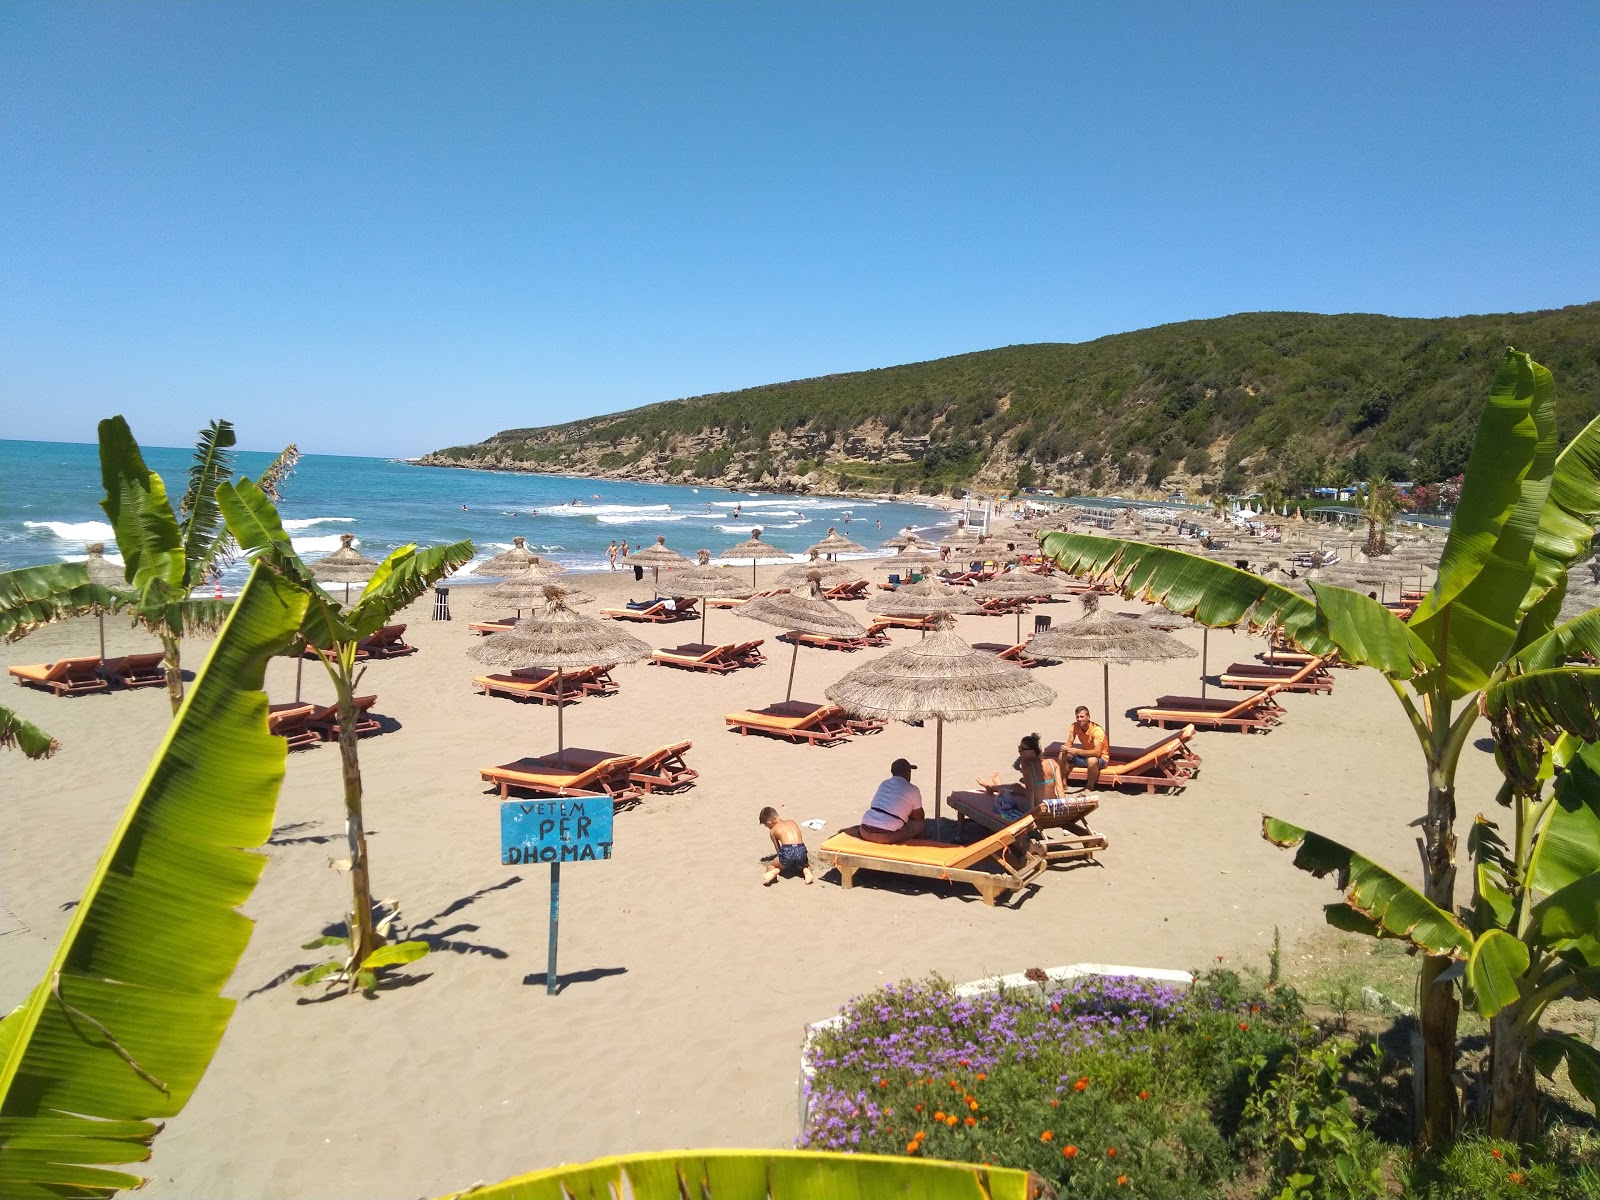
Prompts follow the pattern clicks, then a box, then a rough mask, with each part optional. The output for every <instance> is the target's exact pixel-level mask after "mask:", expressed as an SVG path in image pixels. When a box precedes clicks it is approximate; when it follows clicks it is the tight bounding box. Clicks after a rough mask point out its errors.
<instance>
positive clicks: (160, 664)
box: [100, 650, 167, 688]
mask: <svg viewBox="0 0 1600 1200" xmlns="http://www.w3.org/2000/svg"><path fill="white" fill-rule="evenodd" d="M166 659H167V656H166V655H165V654H164V653H162V652H161V651H160V650H156V651H153V652H151V653H149V654H124V655H123V656H122V657H121V658H108V659H106V660H105V662H103V663H101V664H100V675H101V677H102V678H104V679H106V680H107V681H109V682H111V683H115V684H117V685H119V686H121V687H125V688H142V687H161V686H163V685H164V684H165V683H166V682H167V667H166Z"/></svg>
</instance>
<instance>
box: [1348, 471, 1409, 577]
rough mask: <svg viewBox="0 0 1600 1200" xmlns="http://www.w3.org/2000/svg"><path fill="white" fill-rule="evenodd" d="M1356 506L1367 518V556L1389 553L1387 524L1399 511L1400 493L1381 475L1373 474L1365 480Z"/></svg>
mask: <svg viewBox="0 0 1600 1200" xmlns="http://www.w3.org/2000/svg"><path fill="white" fill-rule="evenodd" d="M1357 507H1358V508H1360V510H1361V515H1362V516H1363V517H1365V518H1366V519H1367V546H1366V550H1367V557H1368V558H1377V557H1378V556H1379V555H1383V554H1387V553H1389V526H1390V525H1391V523H1393V521H1394V518H1395V514H1396V513H1398V512H1399V511H1400V493H1399V492H1398V491H1396V490H1395V486H1394V484H1393V483H1391V482H1390V481H1389V480H1387V479H1384V478H1382V477H1381V476H1376V475H1375V476H1373V477H1372V478H1371V479H1369V480H1367V482H1366V488H1365V492H1364V494H1363V495H1362V496H1361V498H1360V499H1359V500H1358V501H1357Z"/></svg>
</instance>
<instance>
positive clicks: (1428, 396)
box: [424, 302, 1600, 494]
mask: <svg viewBox="0 0 1600 1200" xmlns="http://www.w3.org/2000/svg"><path fill="white" fill-rule="evenodd" d="M1507 346H1515V347H1517V348H1518V349H1520V350H1526V351H1528V352H1530V353H1531V354H1532V355H1533V356H1534V358H1535V359H1536V360H1538V361H1539V362H1542V363H1544V364H1545V365H1546V366H1548V367H1550V369H1551V370H1552V371H1554V372H1555V376H1556V384H1557V390H1558V394H1559V397H1560V423H1561V433H1562V437H1563V439H1566V438H1568V437H1571V435H1572V434H1573V433H1574V432H1575V431H1576V430H1577V429H1578V428H1580V427H1581V426H1582V425H1583V424H1584V423H1585V422H1586V421H1588V420H1589V419H1590V418H1592V417H1593V416H1594V415H1595V414H1596V412H1597V411H1600V302H1597V303H1591V304H1585V305H1579V306H1575V307H1571V308H1564V309H1556V310H1549V311H1544V312H1534V313H1511V314H1501V315H1493V316H1470V317H1451V318H1440V319H1413V318H1399V317H1384V316H1369V315H1361V314H1351V315H1343V316H1319V315H1317V314H1313V313H1243V314H1240V315H1237V316H1231V317H1222V318H1218V319H1215V320H1207V321H1186V322H1182V323H1180V324H1175V325H1163V326H1159V327H1157V328H1154V329H1144V330H1139V331H1137V332H1134V333H1124V334H1117V335H1115V336H1112V337H1105V338H1100V339H1098V340H1096V341H1092V342H1083V343H1079V344H1071V345H1069V344H1056V343H1046V344H1041V345H1030V346H1008V347H1005V348H1004V349H999V350H984V351H980V352H978V353H974V354H961V355H957V356H955V357H952V358H943V359H936V360H934V361H931V362H923V363H912V364H909V365H906V366H900V367H887V368H884V369H881V370H874V371H858V372H853V373H851V374H845V375H829V376H823V377H820V378H816V379H802V380H796V381H794V382H790V383H777V384H768V385H766V386H763V387H755V388H747V389H745V390H743V391H738V392H721V393H717V394H714V395H708V396H695V397H691V398H689V399H683V400H672V401H668V402H666V403H662V404H652V405H649V406H647V407H644V408H639V409H634V410H632V411H629V412H624V413H617V414H614V415H610V416H604V417H596V418H591V419H588V420H583V421H574V422H571V423H569V424H565V425H554V426H548V427H544V428H536V429H509V430H506V431H504V432H502V433H498V434H495V435H494V436H493V437H491V438H489V439H488V440H487V441H485V442H482V443H478V444H476V445H468V446H455V447H451V448H449V449H446V450H441V451H439V452H437V453H436V454H434V455H430V456H428V458H427V459H425V460H424V461H427V462H431V463H435V464H437V465H469V464H470V465H474V466H498V467H504V468H509V469H524V470H560V471H567V472H571V471H582V472H584V473H589V474H601V475H614V476H619V477H627V478H646V479H659V480H667V479H692V480H695V481H708V482H724V483H758V482H763V481H764V482H765V483H766V485H767V486H775V487H783V486H787V487H807V486H809V487H816V488H830V489H832V488H844V489H852V490H853V489H859V490H864V491H907V492H923V493H933V492H937V491H943V490H946V489H947V488H949V487H950V486H951V485H952V484H965V483H977V484H980V485H985V486H993V487H1014V486H1017V485H1018V484H1019V483H1020V484H1023V485H1026V484H1030V483H1038V484H1039V485H1041V486H1055V487H1057V488H1076V489H1090V490H1102V491H1117V492H1121V493H1123V494H1135V493H1137V492H1139V491H1147V492H1149V491H1160V490H1164V489H1166V488H1170V487H1186V488H1188V489H1190V490H1191V491H1195V492H1204V491H1213V490H1223V491H1237V490H1241V489H1243V488H1244V487H1246V486H1254V485H1257V484H1260V483H1263V482H1275V483H1277V484H1280V485H1282V486H1284V487H1286V488H1289V489H1298V488H1300V487H1303V486H1306V485H1307V484H1308V483H1310V482H1311V481H1313V480H1316V479H1320V478H1337V477H1340V476H1343V475H1348V476H1351V477H1365V476H1366V475H1368V474H1382V475H1387V476H1389V477H1390V478H1396V479H1414V480H1416V481H1418V482H1432V481H1435V480H1438V479H1443V478H1448V477H1449V476H1451V475H1454V474H1456V473H1458V472H1459V471H1461V469H1462V468H1463V467H1464V466H1465V464H1466V459H1467V454H1468V451H1469V449H1470V446H1471V437H1472V432H1473V430H1474V428H1475V427H1476V424H1477V417H1478V410H1479V408H1480V406H1481V405H1482V404H1483V401H1484V398H1485V396H1486V394H1487V390H1488V385H1489V381H1490V379H1491V376H1492V374H1493V370H1494V366H1495V364H1496V363H1497V362H1498V360H1499V357H1500V355H1501V353H1502V352H1503V351H1504V349H1505V348H1506V347H1507Z"/></svg>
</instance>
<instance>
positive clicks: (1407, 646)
mask: <svg viewBox="0 0 1600 1200" xmlns="http://www.w3.org/2000/svg"><path fill="white" fill-rule="evenodd" d="M1311 591H1312V594H1313V595H1315V596H1316V598H1317V615H1318V618H1319V620H1320V621H1321V624H1322V627H1323V628H1324V629H1325V630H1327V633H1328V637H1329V638H1330V639H1331V640H1332V641H1333V644H1334V645H1336V646H1338V647H1339V655H1340V657H1341V658H1343V659H1344V661H1345V662H1347V663H1354V664H1356V665H1359V666H1367V667H1376V668H1377V669H1378V670H1379V671H1381V672H1383V674H1384V675H1386V676H1387V677H1388V678H1390V679H1411V680H1413V681H1414V686H1416V687H1418V688H1419V689H1420V688H1421V687H1422V686H1424V681H1425V679H1426V677H1427V676H1428V675H1429V674H1430V673H1431V672H1432V671H1433V670H1434V669H1435V668H1436V667H1437V666H1438V663H1437V662H1436V661H1435V660H1434V657H1433V652H1432V651H1431V650H1429V649H1428V647H1427V646H1426V645H1425V644H1424V643H1423V641H1422V639H1420V638H1419V637H1417V635H1416V634H1414V633H1412V632H1411V630H1410V629H1409V628H1407V626H1406V623H1405V622H1404V621H1402V620H1401V619H1400V618H1399V617H1397V616H1395V615H1394V613H1392V612H1391V611H1389V609H1387V608H1385V607H1384V606H1383V605H1381V604H1379V603H1378V602H1377V601H1376V600H1374V599H1372V598H1371V597H1370V596H1363V595H1362V594H1361V593H1360V592H1356V591H1352V590H1350V589H1349V588H1342V587H1335V586H1334V585H1332V584H1327V583H1316V582H1314V581H1313V583H1312V584H1311Z"/></svg>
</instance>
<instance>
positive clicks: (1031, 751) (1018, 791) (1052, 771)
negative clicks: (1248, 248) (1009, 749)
mask: <svg viewBox="0 0 1600 1200" xmlns="http://www.w3.org/2000/svg"><path fill="white" fill-rule="evenodd" d="M1011 769H1012V770H1013V771H1016V772H1017V773H1018V774H1019V775H1020V776H1021V777H1022V778H1021V779H1019V780H1017V781H1016V782H1015V783H1002V782H1001V781H1000V772H999V771H996V772H995V773H994V775H993V776H992V777H990V778H988V779H979V780H978V786H979V787H981V788H982V789H983V790H984V791H986V792H998V791H1001V790H1004V789H1009V790H1010V791H1011V793H1012V794H1013V795H1014V796H1015V797H1016V798H1017V800H1018V801H1022V802H1023V811H1024V812H1026V811H1028V810H1030V809H1039V810H1042V811H1044V812H1049V811H1051V809H1050V804H1051V801H1054V800H1059V799H1061V764H1060V763H1058V762H1056V760H1055V759H1053V758H1046V757H1045V755H1044V751H1043V750H1042V749H1040V746H1039V735H1038V734H1037V733H1030V734H1027V735H1026V736H1025V737H1023V738H1022V739H1021V740H1020V741H1019V742H1018V743H1017V761H1016V762H1014V763H1012V764H1011Z"/></svg>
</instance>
